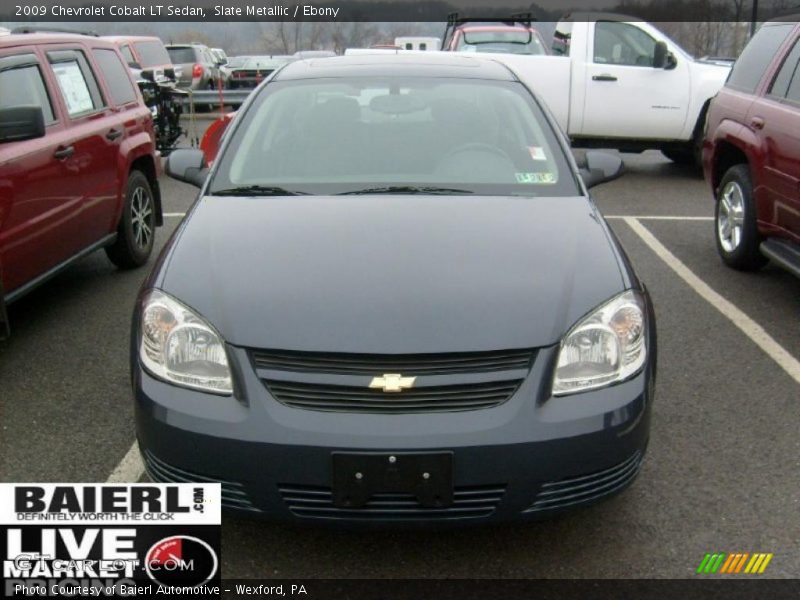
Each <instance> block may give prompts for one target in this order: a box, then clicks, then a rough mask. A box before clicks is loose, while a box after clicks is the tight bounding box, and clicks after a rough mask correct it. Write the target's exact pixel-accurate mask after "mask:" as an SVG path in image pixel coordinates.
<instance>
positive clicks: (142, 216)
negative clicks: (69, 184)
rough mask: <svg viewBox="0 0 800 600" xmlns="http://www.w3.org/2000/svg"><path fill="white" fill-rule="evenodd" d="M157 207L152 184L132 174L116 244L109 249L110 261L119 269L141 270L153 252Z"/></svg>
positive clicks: (140, 174)
mask: <svg viewBox="0 0 800 600" xmlns="http://www.w3.org/2000/svg"><path fill="white" fill-rule="evenodd" d="M155 232H156V203H155V199H154V198H153V190H152V189H151V188H150V182H149V181H148V180H147V177H145V175H144V173H142V172H141V171H136V170H133V171H131V174H130V175H129V176H128V183H127V185H126V186H125V205H124V207H123V209H122V217H120V220H119V226H118V227H117V240H116V242H114V244H113V245H111V246H108V247H107V248H106V254H107V255H108V258H109V260H111V262H112V263H114V264H115V265H116V266H117V267H119V268H120V269H134V268H136V267H141V266H142V265H143V264H145V263H146V262H147V259H148V258H150V254H151V253H152V252H153V239H154V238H155Z"/></svg>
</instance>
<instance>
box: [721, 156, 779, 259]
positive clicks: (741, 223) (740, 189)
mask: <svg viewBox="0 0 800 600" xmlns="http://www.w3.org/2000/svg"><path fill="white" fill-rule="evenodd" d="M714 232H715V236H714V237H715V238H716V240H717V251H718V252H719V255H720V257H721V258H722V260H723V262H724V263H725V264H726V265H728V266H729V267H733V268H734V269H738V270H740V271H755V270H756V269H759V268H761V267H763V266H764V265H765V264H766V262H767V259H766V257H764V255H762V254H761V252H760V251H759V249H758V247H759V245H760V244H761V236H760V235H759V233H758V225H757V223H756V206H755V200H754V198H753V185H752V182H751V181H750V169H749V168H748V166H747V165H736V166H733V167H731V168H730V169H728V171H727V172H726V173H725V176H724V177H723V178H722V181H721V182H720V184H719V191H718V192H717V206H716V210H715V212H714Z"/></svg>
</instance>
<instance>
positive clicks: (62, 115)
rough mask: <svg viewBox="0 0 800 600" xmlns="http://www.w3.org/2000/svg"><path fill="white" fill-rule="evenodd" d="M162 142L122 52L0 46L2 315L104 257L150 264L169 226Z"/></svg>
mask: <svg viewBox="0 0 800 600" xmlns="http://www.w3.org/2000/svg"><path fill="white" fill-rule="evenodd" d="M153 138H154V134H153V120H152V117H151V114H150V110H149V109H148V108H147V107H146V106H145V105H144V103H143V101H142V97H141V94H140V93H139V90H138V88H137V87H136V85H135V83H134V81H133V78H132V76H131V73H130V70H129V69H128V67H127V66H126V64H125V60H124V58H123V56H122V54H120V52H119V50H118V48H117V46H116V45H114V44H112V43H111V42H109V41H107V40H103V39H101V38H97V37H90V36H82V35H67V34H57V33H26V34H11V35H6V36H2V37H0V314H2V313H3V312H4V311H3V308H4V306H5V305H6V304H8V303H10V302H13V301H15V300H17V299H19V298H20V297H22V296H23V295H24V294H25V293H27V292H29V291H30V290H31V289H33V288H34V287H36V286H37V285H39V284H41V283H43V282H45V281H47V280H48V279H50V278H51V277H53V276H54V275H56V274H57V273H58V272H59V271H61V270H62V269H64V268H66V267H67V266H69V265H70V264H72V263H73V262H74V261H76V260H78V259H79V258H81V257H83V256H85V255H86V254H88V253H89V252H91V251H93V250H96V249H99V248H104V249H105V251H106V254H107V255H108V257H109V258H110V259H111V261H112V262H113V263H114V264H115V265H117V266H119V267H121V268H131V267H138V266H141V265H143V264H145V262H147V259H148V257H149V256H150V253H151V251H152V249H153V238H154V235H155V228H156V226H157V225H160V224H161V222H162V214H161V197H160V193H159V186H158V178H157V173H158V171H159V164H160V161H159V160H158V158H157V155H156V152H155V146H154V139H153Z"/></svg>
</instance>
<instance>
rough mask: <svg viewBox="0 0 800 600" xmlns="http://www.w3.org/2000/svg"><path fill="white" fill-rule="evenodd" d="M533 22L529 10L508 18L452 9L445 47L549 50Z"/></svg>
mask: <svg viewBox="0 0 800 600" xmlns="http://www.w3.org/2000/svg"><path fill="white" fill-rule="evenodd" d="M531 23H532V16H531V15H530V14H529V13H525V14H521V15H514V16H512V17H509V18H508V19H474V18H464V17H459V16H458V14H457V13H453V14H451V15H449V16H448V20H447V28H446V29H445V33H444V42H443V44H442V49H443V50H449V51H451V52H491V53H503V54H549V53H550V51H549V49H548V47H547V44H545V42H544V40H543V39H542V36H541V35H540V34H539V32H538V31H537V30H536V29H535V28H534V27H533V26H532V25H531ZM410 49H414V48H409V50H410Z"/></svg>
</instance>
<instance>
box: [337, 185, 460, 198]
mask: <svg viewBox="0 0 800 600" xmlns="http://www.w3.org/2000/svg"><path fill="white" fill-rule="evenodd" d="M472 193H473V192H471V191H469V190H460V189H458V188H446V187H435V186H416V185H388V186H384V187H374V188H365V189H363V190H352V191H350V192H342V193H340V194H339V196H355V195H359V196H360V195H365V194H429V195H440V196H446V195H457V194H472Z"/></svg>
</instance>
